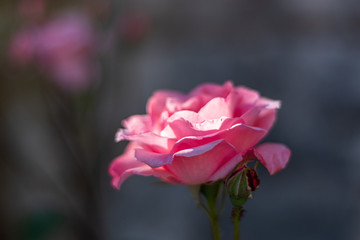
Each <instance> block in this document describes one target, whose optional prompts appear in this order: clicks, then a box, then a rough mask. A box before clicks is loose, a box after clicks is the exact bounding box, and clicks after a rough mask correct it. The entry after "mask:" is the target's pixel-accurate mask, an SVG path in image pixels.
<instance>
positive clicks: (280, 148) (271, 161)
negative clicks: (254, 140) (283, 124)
mask: <svg viewBox="0 0 360 240" xmlns="http://www.w3.org/2000/svg"><path fill="white" fill-rule="evenodd" d="M254 153H255V156H256V157H257V158H258V159H259V161H260V162H261V163H262V164H263V165H264V166H265V167H266V169H267V170H268V171H269V173H270V174H271V175H272V174H274V173H276V172H278V171H280V170H281V169H283V168H285V166H286V164H287V163H288V161H289V158H290V155H291V151H290V149H289V148H287V147H286V146H285V145H283V144H278V143H263V144H261V145H260V146H258V147H256V148H255V150H254Z"/></svg>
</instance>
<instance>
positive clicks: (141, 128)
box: [123, 115, 151, 134]
mask: <svg viewBox="0 0 360 240" xmlns="http://www.w3.org/2000/svg"><path fill="white" fill-rule="evenodd" d="M123 126H124V127H125V128H126V129H127V130H128V131H129V132H130V133H131V134H141V133H144V132H149V131H150V130H151V121H150V117H149V116H148V115H134V116H131V117H129V118H127V119H125V120H124V121H123Z"/></svg>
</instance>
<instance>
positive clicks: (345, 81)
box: [0, 0, 360, 240]
mask: <svg viewBox="0 0 360 240" xmlns="http://www.w3.org/2000/svg"><path fill="white" fill-rule="evenodd" d="M19 2H20V1H19ZM19 2H14V1H10V0H4V1H3V0H2V2H1V3H0V22H1V24H0V30H1V36H0V37H1V42H0V44H1V46H0V48H1V58H0V61H1V66H2V67H1V68H0V98H1V100H0V134H1V135H0V189H1V193H0V239H69V240H72V239H94V240H95V239H102V240H103V239H104V240H105V239H106V240H119V239H124V240H138V239H139V240H140V239H141V240H142V239H146V240H147V239H149V240H152V239H156V240H168V239H172V240H183V239H194V240H195V239H196V240H198V239H204V240H205V239H211V235H210V233H211V232H210V226H209V223H208V219H207V217H206V215H205V213H203V212H202V210H201V209H200V208H198V207H197V206H196V204H195V202H194V200H193V199H192V196H191V194H190V192H189V190H188V189H187V187H186V186H180V185H164V184H157V182H158V181H157V179H155V178H152V177H148V178H146V177H140V176H134V177H131V178H130V179H128V180H127V181H126V182H125V183H124V184H123V186H122V188H121V190H120V191H117V190H115V189H113V188H112V187H111V185H110V177H109V175H108V172H107V168H108V166H109V164H110V162H111V161H112V160H113V158H115V157H116V156H118V155H119V154H121V153H122V151H123V148H124V147H125V145H126V143H114V141H113V138H114V134H115V132H116V130H117V129H118V128H119V127H121V120H122V119H124V118H126V117H128V116H130V115H133V114H143V113H145V104H146V101H147V99H148V98H149V97H150V96H151V94H152V92H153V91H155V90H157V89H174V90H179V91H182V92H188V91H190V90H191V89H192V88H194V87H195V86H196V85H198V84H201V83H204V82H214V83H219V84H222V83H223V82H224V81H226V80H232V81H233V82H234V84H235V85H245V86H247V87H250V88H254V89H256V90H258V91H260V93H261V94H262V95H263V96H266V97H269V98H273V99H280V100H282V108H281V110H280V111H279V114H278V120H277V123H276V125H275V126H274V128H273V129H272V131H271V132H270V134H269V135H268V136H267V138H266V139H265V140H266V141H272V142H282V143H285V144H287V145H288V146H289V147H290V148H291V150H292V157H291V160H290V162H289V164H288V166H287V168H286V169H285V170H284V171H282V172H279V173H277V174H276V175H274V176H269V174H268V173H267V172H266V170H265V169H264V168H263V167H261V168H260V173H259V175H260V179H261V184H260V188H259V189H258V190H257V191H256V192H255V194H254V198H253V199H251V200H249V201H248V202H247V203H246V205H245V209H246V213H245V216H244V218H243V219H242V223H241V225H242V226H241V235H242V238H243V239H245V240H260V239H265V238H266V239H277V240H288V239H292V240H298V239H299V240H300V239H306V240H309V239H310V240H311V239H316V240H333V239H334V240H335V239H342V240H343V239H344V240H357V239H360V230H359V229H360V201H359V200H360V174H359V169H360V126H359V123H360V44H359V40H360V38H359V37H360V31H359V30H360V17H359V16H360V2H359V1H355V0H343V1H336V0H274V1H266V0H242V1H230V0H223V1H203V0H201V1H165V0H152V1H147V0H132V1H126V0H124V1H115V0H113V1H109V2H105V1H99V2H98V1H96V0H93V1H76V2H74V1H49V2H48V3H47V9H48V10H47V13H46V14H47V16H51V15H52V14H55V13H56V12H59V11H62V10H63V9H71V8H76V9H79V8H81V9H87V13H89V12H90V13H94V9H95V10H99V9H100V10H102V12H101V13H97V14H98V15H96V14H92V15H91V14H90V15H91V16H92V17H93V20H92V22H93V24H94V27H95V28H96V29H97V30H96V31H97V33H98V35H99V36H100V37H101V38H100V39H101V41H99V42H98V43H97V44H98V45H99V46H98V48H99V49H101V51H98V53H97V54H98V55H97V56H96V60H95V61H96V62H97V63H98V64H99V68H100V73H99V77H98V78H99V80H98V81H97V83H96V84H95V85H93V86H92V87H91V88H89V89H88V90H86V91H85V92H81V93H64V92H63V91H62V90H59V89H57V87H56V86H55V85H51V84H49V83H48V82H49V81H48V82H47V80H46V77H44V76H42V75H41V74H39V73H38V71H37V70H34V69H33V68H30V69H29V68H25V69H24V68H23V67H18V66H16V64H13V63H10V61H9V60H8V54H7V49H8V48H9V47H8V46H9V44H10V43H9V42H10V41H11V40H10V39H11V36H12V35H13V34H14V32H16V31H17V29H19V28H21V26H23V25H26V23H24V21H23V19H21V18H20V17H19V14H18V10H17V9H18V7H17V4H19ZM91 4H93V5H94V6H95V7H94V6H93V5H91ZM105 4H107V5H105ZM88 9H90V10H92V11H89V10H88ZM95 12H96V11H95ZM132 14H133V15H136V16H139V15H140V16H143V17H141V18H140V21H139V20H136V19H138V18H135V23H131V21H132V20H131V19H132V18H131V15H132ZM94 15H96V17H94ZM129 15H130V20H129V21H130V23H129V25H130V26H127V25H126V26H124V25H122V23H123V22H126V21H128V20H126V19H128V18H125V20H124V18H122V17H126V16H129ZM144 16H145V17H144ZM139 26H140V27H139ZM133 28H135V30H132V29H133ZM124 29H125V30H126V29H128V32H126V31H125V30H124ZM129 29H130V30H129ZM129 32H130V33H129ZM134 32H135V37H134ZM129 36H130V37H129ZM14 65H15V66H14ZM39 79H40V80H39ZM49 85H50V86H49ZM84 105H85V106H86V107H84ZM79 111H80V113H79ZM227 206H228V208H226V209H225V212H224V214H223V216H222V222H221V226H222V228H223V236H224V239H231V238H232V225H231V222H230V215H231V208H230V203H228V204H227Z"/></svg>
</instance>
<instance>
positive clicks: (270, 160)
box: [109, 82, 290, 188]
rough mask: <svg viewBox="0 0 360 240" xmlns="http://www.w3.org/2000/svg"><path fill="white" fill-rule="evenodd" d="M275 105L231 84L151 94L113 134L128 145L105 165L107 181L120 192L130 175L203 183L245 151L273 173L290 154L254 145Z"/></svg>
mask: <svg viewBox="0 0 360 240" xmlns="http://www.w3.org/2000/svg"><path fill="white" fill-rule="evenodd" d="M279 107H280V102H279V101H274V100H270V99H267V98H263V97H261V96H260V95H259V93H258V92H256V91H254V90H250V89H248V88H245V87H234V86H233V84H232V82H226V83H225V84H224V85H223V86H220V85H216V84H202V85H200V86H198V87H197V88H195V89H194V90H193V91H191V92H190V93H189V94H188V95H184V94H182V93H179V92H174V91H157V92H155V93H154V95H153V96H152V97H151V98H150V99H149V101H148V104H147V114H146V115H135V116H131V117H129V118H128V119H126V120H124V121H123V125H124V127H125V129H120V130H119V131H118V132H117V134H116V141H121V140H129V141H131V142H130V144H129V145H128V147H127V148H126V150H125V153H124V154H123V155H121V156H119V157H117V158H116V159H115V160H114V161H113V162H112V164H111V166H110V169H109V172H110V174H111V176H112V177H113V179H112V183H113V185H114V186H115V187H116V188H120V185H121V184H122V182H123V181H124V180H125V179H126V178H127V177H129V176H131V175H132V174H138V175H143V176H150V175H152V176H156V177H159V178H161V179H162V180H163V181H165V182H169V183H179V184H187V185H193V184H203V183H209V182H213V181H217V180H219V179H223V178H225V177H226V176H227V175H228V174H229V173H230V172H231V171H232V170H233V169H234V167H235V166H236V165H237V164H238V163H239V162H241V161H242V160H243V156H244V155H245V154H246V153H247V154H248V153H249V151H251V152H252V153H253V154H255V156H256V157H257V158H258V159H259V161H260V162H261V163H262V164H263V165H264V166H265V167H266V168H267V169H268V171H269V172H270V174H274V173H275V172H277V171H279V170H281V169H283V168H284V167H285V166H286V164H287V162H288V160H289V157H290V150H289V149H288V148H287V147H285V146H284V145H281V144H276V143H265V144H262V145H259V146H257V147H255V145H256V144H257V143H259V141H260V140H261V139H263V138H264V136H265V135H266V134H267V132H268V131H269V130H270V128H271V127H272V125H273V124H274V121H275V118H276V112H277V109H278V108H279ZM244 160H245V158H244Z"/></svg>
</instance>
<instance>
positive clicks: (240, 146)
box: [172, 123, 267, 153]
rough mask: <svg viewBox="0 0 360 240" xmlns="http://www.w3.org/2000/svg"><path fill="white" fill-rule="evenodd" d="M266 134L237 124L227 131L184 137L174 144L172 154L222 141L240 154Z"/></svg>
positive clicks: (264, 131)
mask: <svg viewBox="0 0 360 240" xmlns="http://www.w3.org/2000/svg"><path fill="white" fill-rule="evenodd" d="M266 132H267V131H266V130H264V129H261V128H256V127H251V126H248V125H245V124H241V123H239V124H235V125H234V126H232V127H231V128H229V129H225V130H221V131H216V132H215V133H212V134H209V135H204V136H188V137H184V138H182V139H180V140H179V141H177V142H176V143H175V145H174V148H173V149H172V152H177V151H180V150H183V149H186V148H189V147H194V146H200V145H204V144H207V143H209V142H213V141H216V140H219V139H224V140H226V141H227V142H228V143H230V144H231V145H233V146H234V148H235V149H236V150H237V151H238V152H239V153H241V152H244V151H246V150H247V149H249V148H250V147H253V146H254V145H255V144H257V143H258V142H259V141H260V140H261V139H262V138H263V137H264V136H265V134H266Z"/></svg>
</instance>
